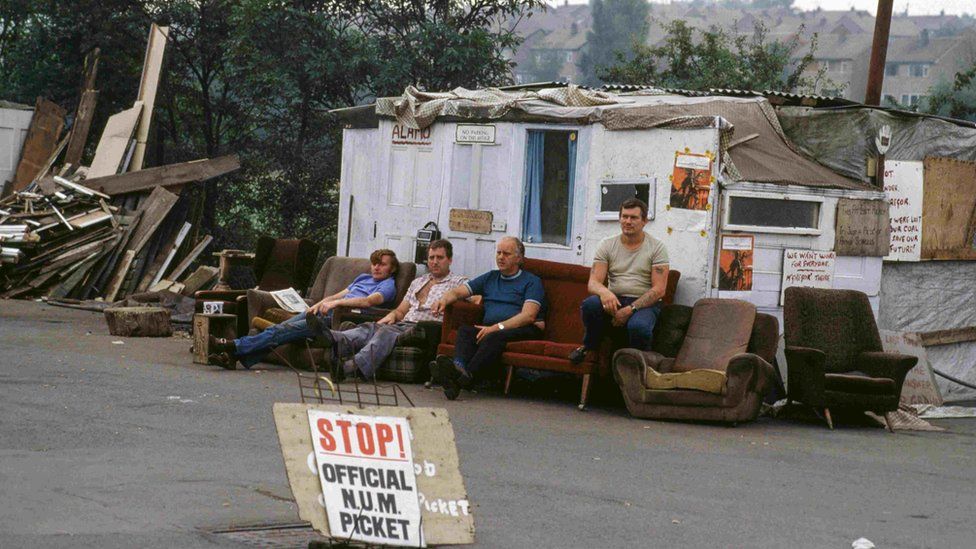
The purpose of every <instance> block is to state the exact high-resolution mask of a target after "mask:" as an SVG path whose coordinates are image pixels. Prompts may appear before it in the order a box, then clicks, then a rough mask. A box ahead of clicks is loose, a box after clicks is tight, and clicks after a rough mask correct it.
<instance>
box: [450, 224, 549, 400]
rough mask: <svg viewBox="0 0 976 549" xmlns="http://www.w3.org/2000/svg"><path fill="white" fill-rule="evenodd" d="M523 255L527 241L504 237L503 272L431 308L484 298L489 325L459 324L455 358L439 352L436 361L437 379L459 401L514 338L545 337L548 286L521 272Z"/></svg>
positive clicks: (498, 254) (499, 254) (498, 251)
mask: <svg viewBox="0 0 976 549" xmlns="http://www.w3.org/2000/svg"><path fill="white" fill-rule="evenodd" d="M524 258H525V246H524V245H523V244H522V241H520V240H519V239H517V238H515V237H513V236H506V237H503V238H502V239H501V240H499V241H498V244H497V245H496V246H495V264H496V265H498V270H496V271H489V272H487V273H485V274H483V275H481V276H479V277H477V278H475V279H474V280H471V281H469V282H467V283H466V284H464V285H462V286H458V287H457V288H455V289H453V290H451V291H450V292H449V293H447V294H446V295H445V296H444V297H443V298H442V299H441V300H440V301H438V302H437V303H436V304H435V305H434V306H433V307H432V308H431V309H432V310H433V311H434V312H435V313H437V312H440V311H443V310H444V309H445V308H447V306H448V305H450V304H451V303H454V302H455V301H457V300H459V299H465V298H467V297H470V296H472V295H480V296H482V301H481V303H482V305H483V306H484V313H485V314H484V319H483V322H484V324H483V325H476V326H470V325H464V326H460V327H459V328H458V332H457V341H455V343H454V357H453V358H451V357H449V356H446V355H439V356H438V357H437V360H435V361H434V372H433V375H434V380H435V381H437V382H438V383H439V384H440V385H441V386H442V387H444V395H445V396H446V397H447V398H448V399H450V400H454V399H456V398H457V397H458V395H459V394H460V393H461V387H467V386H469V385H470V384H471V381H472V379H473V378H474V376H475V375H476V374H477V373H478V372H481V371H483V370H485V369H487V368H490V367H492V366H494V365H495V364H497V362H498V359H499V358H501V356H502V351H504V350H505V345H506V344H507V343H508V342H509V341H518V340H525V339H540V338H541V336H542V327H543V324H542V320H541V319H542V318H544V315H545V308H546V296H545V290H544V289H543V287H542V280H540V279H539V277H537V276H536V275H534V274H532V273H530V272H527V271H523V270H522V261H523V259H524Z"/></svg>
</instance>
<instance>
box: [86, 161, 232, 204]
mask: <svg viewBox="0 0 976 549" xmlns="http://www.w3.org/2000/svg"><path fill="white" fill-rule="evenodd" d="M240 167H241V161H240V159H239V158H238V157H237V155H236V154H229V155H226V156H218V157H217V158H210V159H202V160H194V161H192V162H182V163H180V164H170V165H168V166H160V167H158V168H149V169H146V170H141V171H137V172H128V173H122V174H118V175H109V176H104V177H90V178H88V179H85V186H86V187H88V188H90V189H95V190H97V191H101V192H103V193H105V194H108V195H113V196H114V195H120V194H125V193H131V192H136V191H146V190H150V189H154V188H156V187H173V186H177V185H185V184H187V183H195V182H198V181H206V180H207V179H211V178H214V177H217V176H220V175H224V174H226V173H230V172H232V171H234V170H237V169H238V168H240Z"/></svg>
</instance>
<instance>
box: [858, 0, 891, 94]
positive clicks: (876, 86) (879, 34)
mask: <svg viewBox="0 0 976 549" xmlns="http://www.w3.org/2000/svg"><path fill="white" fill-rule="evenodd" d="M893 3H894V0H878V14H877V16H876V17H875V18H874V40H873V41H872V42H871V65H870V66H869V67H868V89H867V92H866V93H865V94H864V104H865V105H880V104H881V86H882V84H884V73H885V57H887V55H888V32H889V30H890V29H891V6H892V4H893Z"/></svg>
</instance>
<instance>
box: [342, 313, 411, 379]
mask: <svg viewBox="0 0 976 549" xmlns="http://www.w3.org/2000/svg"><path fill="white" fill-rule="evenodd" d="M416 327H417V324H416V323H415V322H397V323H396V324H377V323H375V322H364V323H363V324H360V325H358V326H356V327H355V328H352V329H350V330H346V331H344V332H340V331H337V330H332V338H333V340H335V347H336V349H335V351H336V355H337V356H339V357H342V358H345V357H348V356H350V355H352V360H353V362H355V363H356V368H357V369H359V371H360V372H362V373H363V375H364V376H366V378H367V379H369V378H372V377H373V375H374V374H375V373H376V369H377V368H379V367H380V365H382V364H383V361H385V360H386V359H387V357H389V356H390V354H392V353H393V348H394V347H396V344H397V338H399V337H400V335H401V334H403V333H406V332H408V331H410V330H413V329H415V328H416Z"/></svg>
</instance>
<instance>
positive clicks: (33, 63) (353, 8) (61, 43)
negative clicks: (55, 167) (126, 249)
mask: <svg viewBox="0 0 976 549" xmlns="http://www.w3.org/2000/svg"><path fill="white" fill-rule="evenodd" d="M541 5H542V2H541V0H482V1H479V2H475V3H460V2H447V1H445V0H417V1H416V2H410V3H403V2H382V1H379V0H370V1H365V2H364V1H362V0H170V1H167V2H159V1H158V0H60V1H58V2H51V1H50V0H9V1H7V2H2V3H0V98H3V99H8V100H13V101H20V102H23V103H33V100H34V97H36V96H38V95H42V96H45V97H48V98H50V99H52V100H54V101H56V102H58V103H59V104H61V105H62V106H64V107H66V108H67V109H69V111H70V110H73V109H74V107H75V105H76V102H77V98H78V83H79V81H80V78H81V73H82V65H83V59H84V56H85V54H87V53H88V52H89V51H91V50H92V49H93V48H95V47H99V48H101V52H102V59H101V63H100V66H99V73H98V78H97V87H98V88H99V90H100V95H99V99H98V106H97V108H96V119H95V121H94V123H93V126H92V127H93V133H92V135H93V136H96V137H94V138H92V139H89V143H90V147H89V151H88V153H89V158H90V155H91V154H92V152H93V151H92V149H93V148H94V143H95V142H97V135H98V134H99V132H100V130H101V128H103V127H104V123H105V119H106V118H107V117H108V116H109V115H111V114H113V113H115V112H119V111H120V110H122V109H125V108H128V107H130V106H131V104H132V101H133V100H134V99H135V94H136V90H137V88H138V82H139V76H140V71H141V69H142V61H143V54H144V51H145V43H146V36H147V31H148V28H149V25H150V23H152V22H156V23H159V24H161V25H168V26H169V27H170V40H169V43H168V45H167V49H166V59H165V65H164V68H163V73H162V79H161V84H160V88H159V90H158V92H157V98H156V105H155V109H156V110H155V112H154V115H153V120H154V123H153V126H154V129H153V133H152V134H151V137H150V141H151V143H150V149H149V151H148V152H149V156H148V157H147V163H146V165H147V166H153V165H160V164H164V163H171V162H178V161H184V160H191V159H196V158H201V157H205V156H210V157H212V156H217V155H220V154H228V153H232V152H236V153H238V154H239V155H240V157H241V162H242V168H241V170H239V171H238V172H235V173H234V174H230V175H228V176H225V177H222V178H220V179H218V180H212V181H209V182H207V183H206V184H204V185H196V186H189V187H187V188H186V190H185V191H184V192H185V193H190V194H191V197H192V201H191V202H192V206H191V210H190V211H191V213H190V217H191V222H192V223H194V227H195V229H198V230H200V231H201V232H206V233H210V234H213V235H214V236H215V237H216V240H217V242H216V246H218V247H242V248H250V247H251V246H253V243H254V241H255V239H256V237H257V236H258V235H260V234H262V233H266V234H275V235H282V236H307V237H310V238H313V239H315V240H317V241H318V242H319V243H320V244H322V246H323V249H325V250H326V251H329V252H331V251H332V250H334V249H335V248H334V245H335V244H334V243H335V233H336V225H337V217H338V216H337V205H336V199H337V195H338V179H339V162H340V153H341V128H340V127H339V126H338V124H337V122H336V121H335V120H334V119H333V118H332V117H331V116H330V115H329V114H328V112H327V111H328V110H330V109H334V108H339V107H346V106H351V105H355V104H359V103H362V102H364V101H367V100H369V99H371V98H373V97H377V96H382V95H397V94H400V93H401V92H402V91H403V89H404V88H405V87H406V86H407V85H410V84H415V85H419V86H420V87H423V88H426V89H449V88H453V87H455V86H466V87H478V86H487V85H497V84H502V83H505V82H507V81H508V79H509V75H510V74H511V66H510V64H509V62H508V61H507V59H506V57H505V56H504V51H505V50H506V49H512V48H514V47H515V46H517V45H518V43H519V42H520V38H519V36H518V35H517V34H516V32H515V31H516V28H515V26H513V25H503V24H501V22H502V21H505V20H508V21H518V20H519V19H520V18H521V16H522V15H524V14H525V13H526V12H528V11H530V10H532V9H534V8H537V7H540V6H541Z"/></svg>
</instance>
